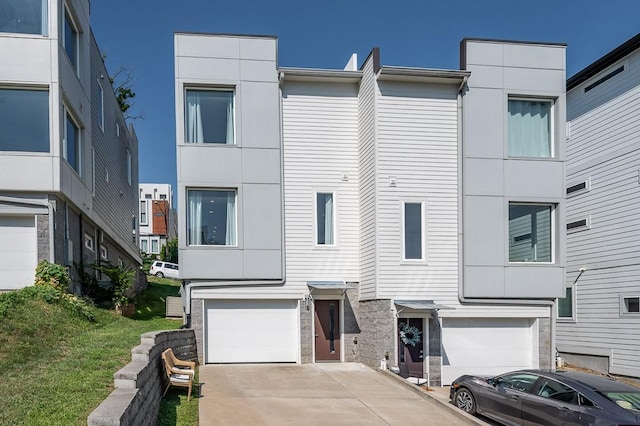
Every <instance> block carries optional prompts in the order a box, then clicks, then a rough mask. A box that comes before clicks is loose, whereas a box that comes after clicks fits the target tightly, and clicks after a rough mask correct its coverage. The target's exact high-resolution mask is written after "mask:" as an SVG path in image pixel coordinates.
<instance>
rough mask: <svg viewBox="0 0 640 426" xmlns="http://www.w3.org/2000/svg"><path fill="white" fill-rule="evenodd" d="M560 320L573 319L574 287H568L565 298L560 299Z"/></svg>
mask: <svg viewBox="0 0 640 426" xmlns="http://www.w3.org/2000/svg"><path fill="white" fill-rule="evenodd" d="M558 318H559V319H570V318H573V287H567V288H566V289H565V294H564V297H562V298H559V299H558Z"/></svg>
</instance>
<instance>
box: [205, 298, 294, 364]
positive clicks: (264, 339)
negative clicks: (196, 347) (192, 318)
mask: <svg viewBox="0 0 640 426" xmlns="http://www.w3.org/2000/svg"><path fill="white" fill-rule="evenodd" d="M297 304H298V302H297V300H210V301H208V302H207V303H206V305H205V309H206V324H207V329H206V330H205V336H206V342H205V345H206V352H207V360H206V362H208V363H237V362H296V361H297V360H298V320H297V316H298V315H297V312H298V311H297Z"/></svg>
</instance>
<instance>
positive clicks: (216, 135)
mask: <svg viewBox="0 0 640 426" xmlns="http://www.w3.org/2000/svg"><path fill="white" fill-rule="evenodd" d="M185 129H186V141H187V143H219V144H227V145H231V144H234V143H235V140H234V124H233V91H229V90H225V91H223V90H187V93H186V114H185Z"/></svg>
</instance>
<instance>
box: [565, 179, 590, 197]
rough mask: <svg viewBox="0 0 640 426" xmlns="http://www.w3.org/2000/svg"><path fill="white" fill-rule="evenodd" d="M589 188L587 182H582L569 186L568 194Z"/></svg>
mask: <svg viewBox="0 0 640 426" xmlns="http://www.w3.org/2000/svg"><path fill="white" fill-rule="evenodd" d="M586 188H587V182H580V183H577V184H575V185H572V186H570V187H568V188H567V195H569V194H572V193H574V192H578V191H580V190H582V189H586Z"/></svg>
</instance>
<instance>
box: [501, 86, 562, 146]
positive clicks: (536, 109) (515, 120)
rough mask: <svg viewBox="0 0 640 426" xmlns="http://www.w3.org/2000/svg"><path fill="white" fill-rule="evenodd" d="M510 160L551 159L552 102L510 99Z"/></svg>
mask: <svg viewBox="0 0 640 426" xmlns="http://www.w3.org/2000/svg"><path fill="white" fill-rule="evenodd" d="M508 110H509V111H508V119H507V122H508V125H507V126H508V134H509V136H508V140H509V157H523V158H550V157H553V120H552V110H553V101H552V100H549V99H518V98H509V106H508Z"/></svg>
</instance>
